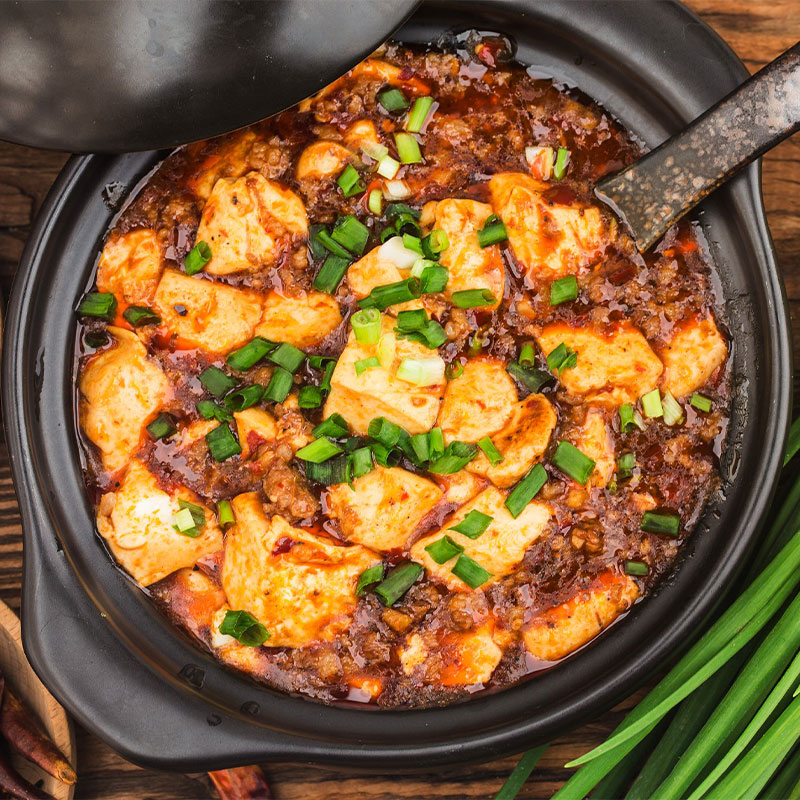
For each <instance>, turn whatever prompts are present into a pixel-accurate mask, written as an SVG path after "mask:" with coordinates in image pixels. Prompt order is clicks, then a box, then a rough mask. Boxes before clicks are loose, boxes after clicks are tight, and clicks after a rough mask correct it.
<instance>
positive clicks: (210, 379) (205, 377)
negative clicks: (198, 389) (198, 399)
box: [197, 367, 237, 397]
mask: <svg viewBox="0 0 800 800" xmlns="http://www.w3.org/2000/svg"><path fill="white" fill-rule="evenodd" d="M197 377H198V380H199V381H200V383H202V384H203V386H205V387H206V389H208V391H209V392H211V394H213V395H214V397H222V395H224V394H225V393H226V392H229V391H230V390H231V389H233V388H234V386H236V385H237V383H236V381H235V380H234V379H233V378H231V376H230V375H227V374H226V373H224V372H223V371H222V370H221V369H220V368H219V367H207V368H206V369H204V370H203V371H202V372H201V373H200V374H199V375H198V376H197Z"/></svg>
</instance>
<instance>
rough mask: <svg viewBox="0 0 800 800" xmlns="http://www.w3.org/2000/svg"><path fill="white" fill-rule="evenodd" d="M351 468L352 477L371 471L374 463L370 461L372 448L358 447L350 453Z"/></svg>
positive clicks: (358, 476)
mask: <svg viewBox="0 0 800 800" xmlns="http://www.w3.org/2000/svg"><path fill="white" fill-rule="evenodd" d="M350 461H351V464H352V469H353V478H354V479H355V478H360V477H361V476H362V475H366V474H367V473H368V472H372V470H373V469H374V468H375V465H374V464H373V462H372V450H371V449H370V448H369V447H359V448H357V449H355V450H353V452H352V453H351V454H350Z"/></svg>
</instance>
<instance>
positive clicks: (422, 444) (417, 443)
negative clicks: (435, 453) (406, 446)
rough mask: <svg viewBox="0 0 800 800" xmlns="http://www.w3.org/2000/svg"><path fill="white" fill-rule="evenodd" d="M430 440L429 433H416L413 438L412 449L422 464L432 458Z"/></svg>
mask: <svg viewBox="0 0 800 800" xmlns="http://www.w3.org/2000/svg"><path fill="white" fill-rule="evenodd" d="M429 440H430V438H429V436H428V434H427V433H415V434H414V435H413V436H412V437H411V447H412V449H413V450H414V455H415V456H416V457H417V461H419V463H420V464H423V463H425V462H426V461H428V460H429V459H430V457H431V450H430V446H429Z"/></svg>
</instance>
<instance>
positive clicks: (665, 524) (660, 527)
mask: <svg viewBox="0 0 800 800" xmlns="http://www.w3.org/2000/svg"><path fill="white" fill-rule="evenodd" d="M641 528H642V530H643V531H648V532H649V533H661V534H665V535H666V536H677V535H678V533H679V531H680V529H681V520H680V517H679V516H678V515H677V514H665V513H659V512H656V511H645V512H644V516H643V517H642V525H641Z"/></svg>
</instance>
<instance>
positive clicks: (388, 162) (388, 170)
mask: <svg viewBox="0 0 800 800" xmlns="http://www.w3.org/2000/svg"><path fill="white" fill-rule="evenodd" d="M399 169H400V162H399V161H398V160H397V159H396V158H392V157H391V156H384V157H383V158H382V159H381V160H380V161H379V162H378V169H377V173H378V175H380V176H381V177H382V178H386V180H389V181H390V180H392V178H394V176H395V175H397V171H398V170H399Z"/></svg>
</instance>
